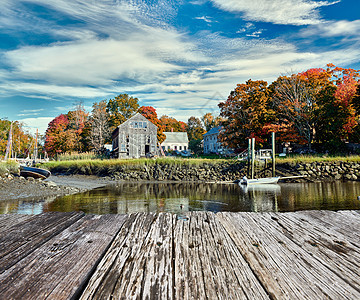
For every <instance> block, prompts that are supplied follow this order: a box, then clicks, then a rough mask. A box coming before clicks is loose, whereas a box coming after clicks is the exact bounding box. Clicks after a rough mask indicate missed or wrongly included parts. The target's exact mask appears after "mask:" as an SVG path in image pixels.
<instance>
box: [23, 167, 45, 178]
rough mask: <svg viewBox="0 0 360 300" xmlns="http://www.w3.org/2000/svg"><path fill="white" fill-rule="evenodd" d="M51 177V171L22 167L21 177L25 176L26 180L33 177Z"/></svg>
mask: <svg viewBox="0 0 360 300" xmlns="http://www.w3.org/2000/svg"><path fill="white" fill-rule="evenodd" d="M50 175H51V173H50V171H48V170H45V169H40V168H34V167H26V166H21V167H20V176H23V177H25V178H27V177H33V178H41V179H46V178H48V177H49V176H50Z"/></svg>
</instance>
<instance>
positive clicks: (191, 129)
mask: <svg viewBox="0 0 360 300" xmlns="http://www.w3.org/2000/svg"><path fill="white" fill-rule="evenodd" d="M205 132H206V131H205V129H204V128H203V126H202V124H201V121H200V119H199V118H196V117H190V118H189V119H188V122H187V134H188V138H189V142H190V141H192V140H200V141H201V140H202V138H203V135H204V133H205Z"/></svg>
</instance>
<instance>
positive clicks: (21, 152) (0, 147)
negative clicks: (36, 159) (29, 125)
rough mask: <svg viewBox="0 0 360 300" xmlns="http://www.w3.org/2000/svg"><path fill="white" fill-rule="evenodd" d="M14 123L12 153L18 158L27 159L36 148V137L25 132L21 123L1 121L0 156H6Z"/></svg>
mask: <svg viewBox="0 0 360 300" xmlns="http://www.w3.org/2000/svg"><path fill="white" fill-rule="evenodd" d="M11 123H12V152H13V153H14V154H15V155H16V156H17V157H26V156H27V155H28V153H29V151H30V150H31V149H30V148H33V147H34V140H35V139H34V137H33V136H32V135H31V134H30V133H28V132H26V131H25V129H24V125H23V124H22V123H21V122H19V121H13V122H11V121H9V120H2V119H0V155H4V154H5V151H6V146H7V142H8V139H9V132H10V126H11Z"/></svg>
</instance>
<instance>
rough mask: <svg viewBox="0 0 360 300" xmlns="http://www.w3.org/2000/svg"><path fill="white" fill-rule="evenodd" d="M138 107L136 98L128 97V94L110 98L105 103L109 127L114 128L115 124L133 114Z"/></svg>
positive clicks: (117, 124)
mask: <svg viewBox="0 0 360 300" xmlns="http://www.w3.org/2000/svg"><path fill="white" fill-rule="evenodd" d="M138 109H139V100H138V98H133V97H130V96H129V95H128V94H120V95H119V96H116V97H115V98H114V99H110V100H109V102H108V104H107V112H108V113H109V116H110V121H109V124H110V128H111V129H112V130H114V129H115V128H116V127H117V126H119V125H120V124H122V123H124V122H125V121H126V120H127V119H129V118H131V117H132V116H133V115H135V114H136V112H137V111H138Z"/></svg>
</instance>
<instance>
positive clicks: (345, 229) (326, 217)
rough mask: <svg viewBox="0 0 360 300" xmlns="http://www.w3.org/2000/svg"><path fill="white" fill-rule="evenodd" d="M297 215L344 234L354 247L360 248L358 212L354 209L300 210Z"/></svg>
mask: <svg viewBox="0 0 360 300" xmlns="http://www.w3.org/2000/svg"><path fill="white" fill-rule="evenodd" d="M297 216H298V217H299V218H301V219H304V220H306V221H308V222H310V223H313V224H319V226H320V227H325V228H331V230H333V231H336V232H338V233H340V234H342V235H344V236H346V239H347V240H348V241H349V242H351V243H352V244H353V245H355V246H356V247H359V248H360V231H359V230H354V228H360V214H358V213H357V212H356V211H340V212H334V211H301V212H298V213H297Z"/></svg>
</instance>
